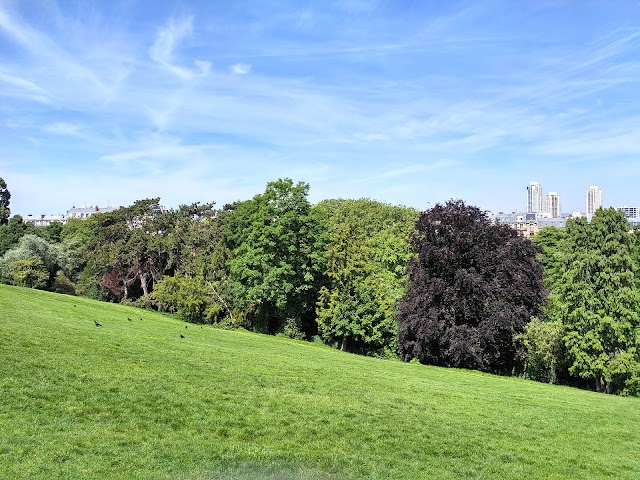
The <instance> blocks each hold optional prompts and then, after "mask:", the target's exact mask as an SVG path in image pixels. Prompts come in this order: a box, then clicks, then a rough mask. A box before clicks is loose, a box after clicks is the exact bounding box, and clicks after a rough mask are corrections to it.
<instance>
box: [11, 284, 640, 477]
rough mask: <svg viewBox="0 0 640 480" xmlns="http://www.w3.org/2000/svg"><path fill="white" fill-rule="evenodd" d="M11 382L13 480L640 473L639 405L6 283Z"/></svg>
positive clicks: (628, 475)
mask: <svg viewBox="0 0 640 480" xmlns="http://www.w3.org/2000/svg"><path fill="white" fill-rule="evenodd" d="M128 318H131V320H128ZM94 321H97V322H98V323H100V324H101V325H102V326H100V327H97V326H96V325H95V323H94ZM180 335H183V336H184V338H181V337H180ZM0 387H1V388H0V391H1V392H2V395H1V396H0V478H2V479H4V478H7V479H15V478H66V479H69V478H92V479H96V478H105V479H106V478H110V479H112V478H153V479H162V478H166V479H178V478H179V479H218V478H220V479H227V478H229V479H231V478H269V479H271V478H273V479H275V478H290V479H310V478H319V479H333V478H335V479H342V478H394V479H403V478H406V479H415V478H439V479H442V478H451V479H453V478H500V479H504V478H513V479H515V478H581V479H585V478H616V479H621V478H639V477H640V457H638V455H637V452H638V447H639V446H640V428H638V427H639V426H640V401H639V400H638V399H637V398H622V397H614V396H607V395H603V394H596V393H592V392H586V391H580V390H576V389H571V388H564V387H557V386H550V385H544V384H539V383H534V382H528V381H523V380H519V379H515V378H504V377H495V376H490V375H484V374H480V373H477V372H471V371H459V370H448V369H440V368H432V367H425V366H420V365H413V364H403V363H401V362H392V361H381V360H375V359H371V358H366V357H360V356H355V355H349V354H345V353H342V352H339V351H335V350H332V349H329V348H326V347H323V346H321V345H317V344H309V343H304V342H294V341H290V340H285V339H281V338H275V337H267V336H261V335H257V334H252V333H248V332H242V331H226V330H221V329H216V328H212V327H204V328H201V327H200V326H196V325H188V328H185V324H184V323H182V322H180V321H177V320H174V319H171V318H167V317H166V316H163V315H160V314H158V313H153V312H149V311H144V310H137V309H134V308H129V307H125V306H121V305H114V304H107V303H99V302H94V301H91V300H88V299H85V298H79V297H70V296H61V295H56V294H51V293H47V292H41V291H35V290H29V289H22V288H17V287H10V286H5V285H0Z"/></svg>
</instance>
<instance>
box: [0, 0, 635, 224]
mask: <svg viewBox="0 0 640 480" xmlns="http://www.w3.org/2000/svg"><path fill="white" fill-rule="evenodd" d="M639 91H640V3H638V2H637V1H634V2H625V1H616V2H609V1H588V0H586V1H576V2H567V1H545V0H536V1H521V2H517V1H486V2H485V1H469V2H455V1H446V2H445V1H426V0H425V1H410V0H388V1H362V0H341V1H336V2H331V1H329V0H324V1H317V2H314V1H290V2H287V1H268V0H267V1H251V2H241V1H233V2H231V1H226V0H225V1H214V0H210V1H188V0H183V1H179V2H171V1H161V2H158V1H134V0H112V1H101V2H97V1H95V2H92V1H90V0H83V1H78V2H72V1H62V0H60V1H58V2H56V1H55V0H14V1H12V0H0V177H3V178H4V179H5V180H6V181H7V183H8V186H9V190H10V191H11V193H12V199H11V209H12V212H13V213H20V214H23V215H25V214H40V213H50V214H55V213H64V212H65V211H66V210H67V208H69V207H71V206H72V205H76V206H78V205H81V204H83V203H84V204H87V205H88V204H95V203H98V204H99V205H105V204H107V203H110V204H111V205H114V206H117V205H128V204H130V203H132V202H133V201H134V200H136V199H141V198H149V197H161V199H162V203H163V204H165V205H167V206H171V207H175V206H178V205H179V204H182V203H191V202H195V201H202V202H209V201H215V202H216V203H217V204H218V205H219V206H222V205H223V204H224V203H227V202H230V201H233V200H237V199H246V198H250V197H251V196H253V195H254V194H256V193H259V192H261V191H263V190H264V187H265V185H266V183H267V182H268V181H270V180H275V179H277V178H279V177H290V178H293V179H294V180H296V181H298V180H303V181H306V182H308V183H310V185H311V193H310V200H311V201H312V202H316V201H319V200H321V199H324V198H337V197H345V198H359V197H370V198H374V199H377V200H381V201H385V202H389V203H394V204H405V205H411V206H415V207H417V208H420V209H425V208H428V207H429V205H433V204H434V203H436V202H442V201H446V200H447V199H450V198H461V199H463V200H465V201H467V202H468V203H471V204H475V205H478V206H480V207H481V208H483V209H487V210H490V211H493V212H497V211H500V210H504V211H511V210H521V209H524V208H525V205H526V203H525V202H526V186H527V185H528V183H529V181H531V180H537V181H539V182H540V183H541V184H542V186H543V190H544V193H547V192H550V191H556V192H558V193H559V194H560V196H561V200H562V204H563V210H564V211H571V210H575V209H578V210H582V211H584V209H585V206H584V203H585V194H586V191H587V189H588V187H589V185H599V186H600V187H601V188H602V189H603V197H604V203H605V205H614V206H617V205H622V204H627V205H640V193H639V192H640V189H638V187H637V185H638V179H640V157H639V154H640V95H638V92H639Z"/></svg>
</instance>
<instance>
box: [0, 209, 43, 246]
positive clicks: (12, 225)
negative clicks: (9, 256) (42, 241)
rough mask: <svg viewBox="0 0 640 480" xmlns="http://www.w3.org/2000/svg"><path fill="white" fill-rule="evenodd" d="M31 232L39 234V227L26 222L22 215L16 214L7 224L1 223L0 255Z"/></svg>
mask: <svg viewBox="0 0 640 480" xmlns="http://www.w3.org/2000/svg"><path fill="white" fill-rule="evenodd" d="M29 233H30V234H33V235H37V233H38V232H37V227H34V226H33V224H32V223H25V222H24V221H23V219H22V217H21V216H20V215H14V216H13V217H11V218H10V219H9V222H8V223H7V224H6V225H0V255H3V254H4V253H5V252H7V251H8V250H10V249H11V248H13V247H15V246H16V245H17V244H18V242H19V241H20V239H21V238H22V237H24V236H25V235H27V234H29Z"/></svg>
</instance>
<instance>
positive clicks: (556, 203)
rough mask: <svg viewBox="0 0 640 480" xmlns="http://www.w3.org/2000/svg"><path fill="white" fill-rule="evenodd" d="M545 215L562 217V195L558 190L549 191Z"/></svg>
mask: <svg viewBox="0 0 640 480" xmlns="http://www.w3.org/2000/svg"><path fill="white" fill-rule="evenodd" d="M544 216H545V217H549V218H560V217H561V216H562V208H561V207H560V195H558V194H557V193H556V192H549V193H547V196H546V197H545V199H544Z"/></svg>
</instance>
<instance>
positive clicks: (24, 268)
mask: <svg viewBox="0 0 640 480" xmlns="http://www.w3.org/2000/svg"><path fill="white" fill-rule="evenodd" d="M48 280H49V272H48V271H47V268H46V267H45V265H44V263H42V261H41V260H40V259H39V258H38V257H36V256H33V257H29V258H25V259H23V260H18V261H16V262H15V263H14V265H13V281H14V282H15V283H16V285H20V286H22V287H28V288H39V289H43V288H45V286H46V285H47V281H48Z"/></svg>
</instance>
